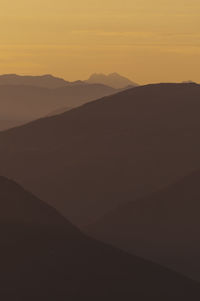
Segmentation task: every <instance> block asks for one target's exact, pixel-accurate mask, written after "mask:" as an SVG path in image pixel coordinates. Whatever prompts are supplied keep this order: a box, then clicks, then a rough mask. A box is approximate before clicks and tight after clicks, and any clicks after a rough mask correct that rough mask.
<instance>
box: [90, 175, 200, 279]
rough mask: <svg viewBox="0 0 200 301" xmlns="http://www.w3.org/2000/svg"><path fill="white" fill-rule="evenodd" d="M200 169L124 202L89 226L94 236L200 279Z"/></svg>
mask: <svg viewBox="0 0 200 301" xmlns="http://www.w3.org/2000/svg"><path fill="white" fill-rule="evenodd" d="M199 184H200V172H199V171H198V172H194V173H193V174H191V175H190V176H187V177H185V178H183V179H181V180H180V181H178V182H176V183H175V184H173V185H171V186H169V187H166V188H165V189H163V190H161V191H158V192H156V193H153V194H152V195H150V196H148V197H146V198H144V199H140V200H137V201H135V202H130V203H127V204H124V205H122V206H120V207H118V208H116V209H115V210H113V211H111V212H110V213H108V214H106V215H105V216H104V218H102V219H100V220H99V221H98V222H96V223H94V224H92V225H90V226H89V227H87V230H86V231H87V232H88V233H90V235H92V236H94V237H96V238H98V239H101V240H103V241H106V242H109V243H111V244H113V245H115V246H117V247H119V248H121V249H124V250H126V251H128V252H131V253H133V254H137V255H138V256H142V257H144V258H148V259H150V260H153V261H155V262H158V263H160V264H163V265H166V266H168V267H170V268H173V269H175V270H177V271H179V272H181V273H185V274H186V275H187V276H190V277H193V278H196V279H198V280H200V259H199V252H200V242H199V229H200V220H199V210H200V185H199Z"/></svg>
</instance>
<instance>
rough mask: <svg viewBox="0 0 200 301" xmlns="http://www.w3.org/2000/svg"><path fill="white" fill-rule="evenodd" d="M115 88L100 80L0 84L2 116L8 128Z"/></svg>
mask: <svg viewBox="0 0 200 301" xmlns="http://www.w3.org/2000/svg"><path fill="white" fill-rule="evenodd" d="M0 82H1V79H0ZM116 92H117V91H116V90H115V89H112V88H110V87H107V86H104V85H100V84H92V85H88V84H83V83H77V84H73V85H68V86H65V87H61V88H56V89H48V88H43V87H34V86H26V85H23V86H21V85H14V86H10V85H5V86H1V85H0V120H9V123H8V124H7V128H9V127H11V126H17V125H19V124H20V123H21V124H22V123H27V122H28V121H32V120H34V119H38V118H41V117H43V116H46V115H49V113H50V112H54V111H57V110H61V109H63V108H65V107H68V109H69V108H73V107H76V106H79V105H81V104H83V103H86V102H89V101H91V100H95V99H96V98H99V97H103V96H106V95H110V94H113V93H116ZM66 110H67V109H66ZM3 129H6V123H5V122H4V123H2V122H0V130H3Z"/></svg>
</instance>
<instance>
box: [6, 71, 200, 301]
mask: <svg viewBox="0 0 200 301" xmlns="http://www.w3.org/2000/svg"><path fill="white" fill-rule="evenodd" d="M97 77H98V76H97ZM108 77H109V76H108ZM111 77H112V76H111ZM109 78H110V77H109ZM6 81H7V83H5V82H6ZM11 81H12V83H11ZM22 81H24V83H25V84H23V85H22V84H21V82H22ZM1 82H2V83H3V84H0V116H1V117H0V120H1V121H0V126H1V127H2V128H1V129H2V131H1V132H0V166H1V175H2V177H0V200H1V202H0V223H1V225H2V227H0V232H1V241H0V246H1V255H2V256H1V259H0V261H1V267H2V268H1V271H0V279H1V284H0V295H1V297H2V300H8V301H11V300H14V297H15V296H17V298H18V299H19V300H23V299H24V300H34V301H35V300H36V299H37V300H38V301H40V300H47V299H48V300H52V301H53V300H63V301H64V300H66V298H67V299H69V300H77V301H79V300H83V299H87V300H98V299H99V300H102V299H103V300H109V301H110V300H129V299H130V300H133V299H137V300H142V301H143V300H144V301H146V300H163V301H164V300H166V301H171V300H172V301H173V300H174V301H177V300H199V295H200V285H199V279H200V260H199V251H200V244H199V239H198V237H199V227H200V224H199V216H198V212H199V209H200V208H199V206H200V205H199V204H200V189H199V181H200V173H199V170H200V157H199V153H200V144H199V139H198V137H199V132H200V119H199V110H200V102H199V99H200V86H199V85H198V84H196V83H193V82H187V83H180V84H171V83H169V84H152V85H146V86H133V87H132V88H131V87H130V86H127V85H126V88H120V89H119V88H117V89H116V88H112V87H111V84H109V83H108V81H107V83H106V85H105V84H103V83H102V82H101V80H100V79H99V83H87V82H80V81H77V82H75V83H69V82H65V81H64V80H62V79H59V78H54V77H52V76H43V77H30V76H28V77H25V78H24V77H18V76H15V75H12V76H7V77H6V76H3V77H0V83H1ZM52 82H54V84H52ZM32 83H33V85H32ZM116 83H117V81H116ZM117 84H118V87H119V82H118V83H117ZM126 84H127V81H126ZM48 85H49V86H48ZM57 85H58V86H57ZM59 85H63V86H59ZM25 119H26V120H25ZM9 122H10V125H9ZM15 122H16V124H15ZM6 123H7V125H6ZM22 123H26V124H23V125H22ZM15 125H16V126H17V127H15V128H12V129H8V130H4V131H3V129H6V128H8V127H9V126H15ZM194 171H195V172H194ZM9 179H11V180H9ZM17 183H19V184H17ZM22 187H24V188H22ZM83 232H84V233H86V234H84V233H83ZM88 235H89V236H90V237H88ZM107 244H108V245H107ZM109 244H110V245H112V246H109ZM120 249H121V250H120ZM126 252H128V253H126ZM181 275H184V276H181ZM187 277H189V278H193V279H194V280H189V279H188V278H187ZM196 281H198V282H196Z"/></svg>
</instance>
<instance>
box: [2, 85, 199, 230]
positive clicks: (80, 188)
mask: <svg viewBox="0 0 200 301" xmlns="http://www.w3.org/2000/svg"><path fill="white" fill-rule="evenodd" d="M199 111H200V86H199V85H196V84H160V85H149V86H143V87H136V88H134V89H130V90H127V91H124V92H121V93H119V94H116V95H112V96H109V97H105V98H103V99H100V100H97V101H94V102H92V103H89V104H86V105H84V106H82V107H79V108H77V109H74V110H71V111H68V112H66V113H64V114H62V115H58V116H55V117H50V118H45V119H41V120H38V121H36V122H33V123H30V124H27V125H25V126H23V127H20V128H16V129H12V130H9V131H6V132H2V133H0V165H1V170H2V174H3V175H6V176H8V177H11V178H13V179H16V180H17V181H19V183H20V184H23V185H24V186H25V187H27V189H29V190H31V191H32V192H34V193H36V194H37V195H38V196H40V198H41V199H44V200H48V202H50V204H51V205H53V206H55V207H56V208H57V209H59V210H60V211H61V212H62V213H63V214H64V215H65V216H67V217H68V218H69V220H71V221H73V222H74V223H76V224H77V225H82V224H90V223H91V222H92V221H94V220H95V219H98V218H99V217H100V216H103V215H104V214H105V213H106V212H108V211H109V210H111V209H113V208H115V207H116V206H117V205H119V204H122V203H126V202H129V201H134V200H136V199H137V198H138V197H142V196H144V195H147V194H149V193H151V192H153V191H155V190H158V189H160V188H161V187H163V186H166V185H168V184H169V183H172V182H173V181H175V180H176V179H178V178H180V177H182V176H184V175H186V174H188V173H190V172H191V171H193V170H194V169H197V168H198V166H199V167H200V156H199V154H200V143H199V132H200V118H199Z"/></svg>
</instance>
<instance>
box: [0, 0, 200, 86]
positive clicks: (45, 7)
mask: <svg viewBox="0 0 200 301" xmlns="http://www.w3.org/2000/svg"><path fill="white" fill-rule="evenodd" d="M199 28H200V3H199V1H198V0H190V1H189V0H188V1H183V0H173V1H172V0H168V1H165V0H152V1H149V0H135V1H134V0H125V1H116V0H115V1H114V0H102V1H97V0H85V1H82V0H74V1H72V2H69V1H65V0H57V1H55V0H40V1H39V0H29V1H27V0H18V1H14V0H11V1H7V0H1V11H0V36H1V44H0V66H1V73H13V72H15V73H20V74H43V73H53V74H55V75H59V76H62V77H64V78H66V79H67V80H76V79H77V78H78V79H86V78H88V76H89V75H90V74H91V73H93V72H104V73H109V72H113V71H117V72H119V73H122V74H124V75H125V76H128V77H129V78H131V79H132V80H136V81H137V82H139V83H147V82H162V81H170V82H172V81H184V80H194V81H197V82H199V81H200V74H199V68H200V42H199V38H200V32H199Z"/></svg>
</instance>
